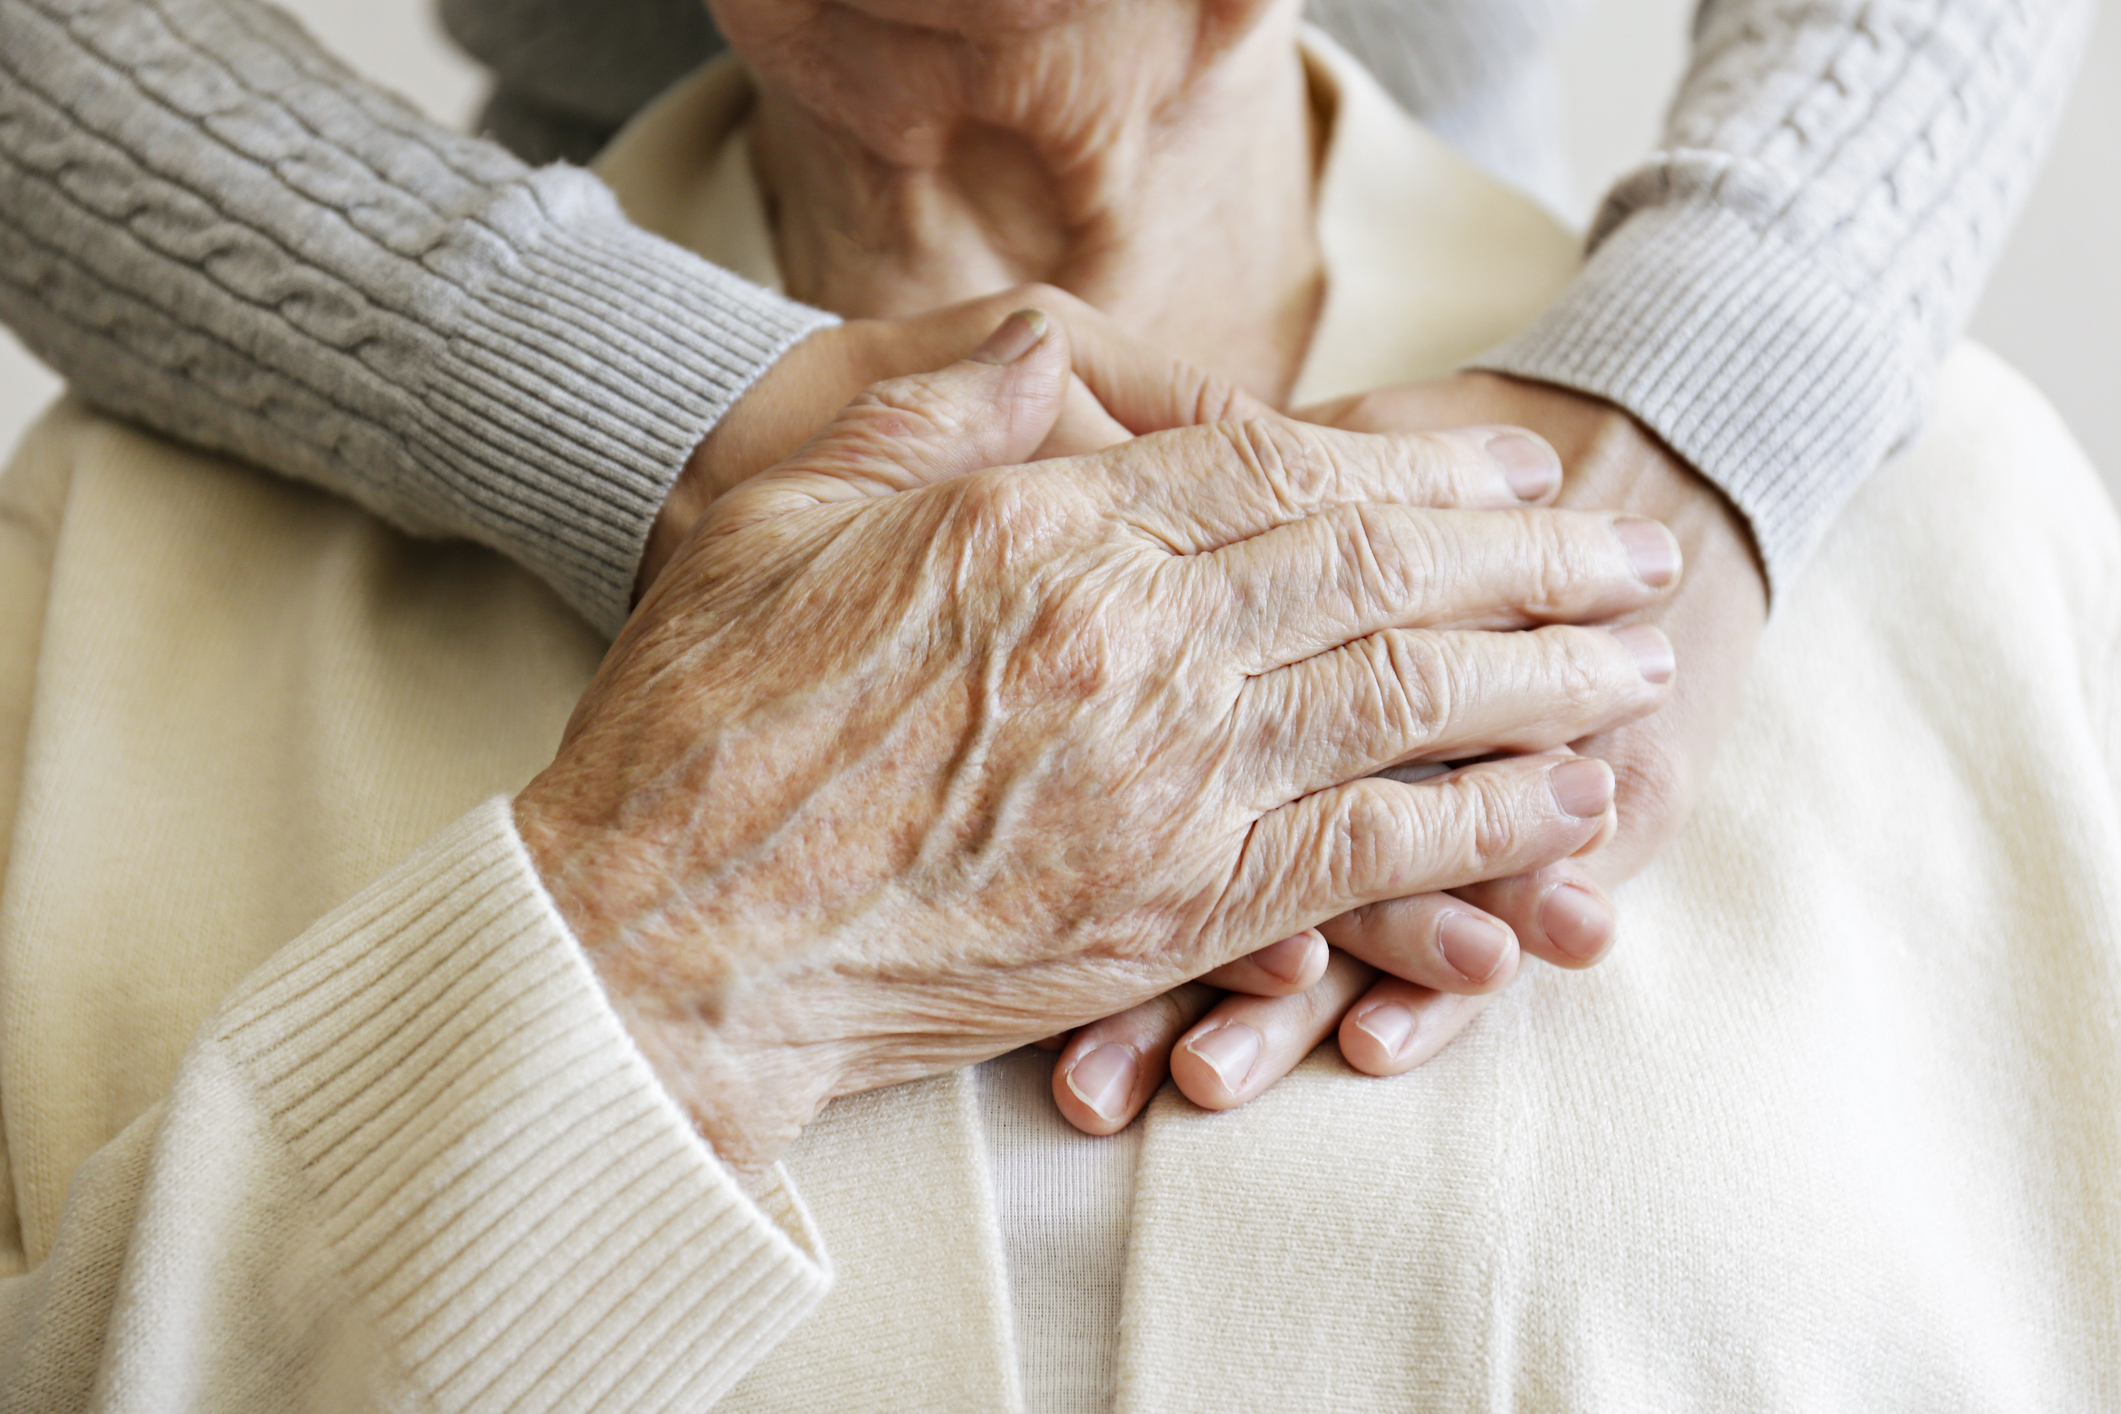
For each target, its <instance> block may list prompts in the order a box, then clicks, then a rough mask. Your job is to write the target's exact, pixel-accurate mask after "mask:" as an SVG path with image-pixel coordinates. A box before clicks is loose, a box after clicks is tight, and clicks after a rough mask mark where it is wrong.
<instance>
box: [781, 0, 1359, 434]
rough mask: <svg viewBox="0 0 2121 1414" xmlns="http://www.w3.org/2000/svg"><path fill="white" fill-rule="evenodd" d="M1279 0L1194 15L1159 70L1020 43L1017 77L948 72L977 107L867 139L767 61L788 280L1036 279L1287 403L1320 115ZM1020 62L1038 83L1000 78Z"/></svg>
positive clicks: (985, 289)
mask: <svg viewBox="0 0 2121 1414" xmlns="http://www.w3.org/2000/svg"><path fill="white" fill-rule="evenodd" d="M1286 9H1287V7H1286V6H1281V7H1279V9H1277V11H1276V12H1274V13H1272V14H1270V15H1269V16H1268V17H1267V18H1266V19H1265V20H1264V21H1263V22H1262V23H1260V24H1259V25H1257V26H1255V27H1254V28H1253V29H1252V30H1251V32H1249V33H1246V34H1244V35H1242V37H1241V38H1238V39H1235V40H1221V41H1220V42H1218V40H1219V37H1217V36H1213V35H1211V34H1210V33H1209V31H1208V27H1209V26H1210V25H1211V24H1212V23H1213V19H1212V16H1211V17H1208V18H1204V19H1203V21H1202V23H1201V26H1200V33H1199V34H1196V35H1194V36H1191V37H1190V38H1189V41H1188V44H1187V45H1186V46H1184V47H1182V49H1181V51H1180V52H1179V53H1178V54H1177V56H1176V57H1174V56H1173V55H1172V54H1168V53H1165V54H1161V55H1160V56H1158V57H1157V62H1158V64H1159V65H1162V66H1163V67H1162V68H1160V69H1158V71H1157V72H1155V73H1153V74H1149V73H1145V72H1143V67H1142V63H1141V62H1140V61H1138V60H1137V61H1136V62H1131V63H1130V62H1125V61H1121V62H1117V63H1114V64H1112V65H1109V66H1102V67H1098V66H1093V70H1092V71H1091V72H1089V73H1088V74H1087V75H1086V76H1078V75H1076V74H1071V73H1068V72H1064V71H1063V70H1062V69H1061V68H1059V67H1057V61H1049V59H1048V57H1047V56H1045V55H1042V54H1040V53H1037V52H1027V47H1026V46H1019V47H1018V48H1017V49H1016V50H1015V51H1013V52H1012V53H1011V54H1010V55H1009V56H1008V62H1009V64H1010V65H1012V66H1013V70H1012V73H1013V74H1014V75H1015V79H1013V80H1012V79H1011V74H1002V75H994V74H988V75H986V76H985V80H984V81H977V80H979V79H980V76H979V75H973V76H971V77H970V78H968V79H962V80H961V85H960V86H961V87H965V88H977V89H978V90H979V91H980V101H979V102H978V103H977V104H976V105H973V104H963V103H960V104H958V106H956V107H954V108H953V109H951V110H950V111H935V110H931V111H927V112H925V113H924V114H922V115H921V117H920V120H919V122H918V123H917V124H913V125H910V126H906V127H901V128H900V129H899V130H898V132H897V133H896V134H895V135H894V134H886V135H885V136H884V137H883V138H881V139H880V138H878V136H877V135H875V134H872V133H868V132H859V131H855V130H852V129H850V128H849V127H847V126H844V125H835V124H832V123H830V122H828V121H826V119H825V118H824V117H823V116H822V113H823V112H824V111H829V107H830V105H829V104H826V103H819V102H808V101H806V99H808V98H809V97H810V92H809V90H807V89H805V90H803V91H801V92H799V91H798V89H797V87H796V86H795V85H791V84H785V83H783V82H781V81H779V80H778V79H777V77H776V76H775V74H774V73H773V72H771V71H770V70H768V71H765V72H761V74H760V101H759V105H758V108H757V110H756V112H755V114H754V118H753V127H752V134H753V140H752V150H753V154H754V162H755V165H756V169H757V173H756V175H757V177H758V181H759V185H760V188H761V191H762V192H763V193H764V194H765V197H766V203H767V211H768V214H769V218H770V219H771V221H772V224H773V229H774V241H775V247H776V251H777V254H778V257H779V260H780V264H781V269H782V272H783V277H784V280H785V283H786V286H787V289H788V292H789V293H790V294H791V295H794V296H795V297H797V298H799V299H804V300H806V301H809V302H811V303H815V304H820V305H822V306H824V307H826V308H830V309H835V310H838V311H839V312H841V313H843V314H848V315H852V316H885V315H898V314H906V313H912V312H916V311H918V310H923V309H928V308H932V307H934V306H936V305H940V304H948V303H955V302H956V301H959V300H963V299H969V298H973V297H976V296H979V295H984V294H988V293H991V292H993V291H994V290H997V289H1001V288H1006V287H1007V286H1009V285H1012V284H1017V283H1022V282H1025V281H1044V282H1047V283H1051V284H1055V285H1059V286H1061V287H1062V288H1065V289H1067V290H1069V291H1070V292H1071V293H1074V294H1076V295H1078V296H1079V297H1081V298H1083V299H1084V300H1086V301H1088V302H1089V303H1091V304H1093V305H1096V306H1098V307H1100V308H1102V309H1103V310H1105V312H1107V313H1108V314H1110V315H1112V316H1113V317H1114V318H1115V319H1116V320H1117V321H1118V322H1119V323H1120V324H1121V325H1122V326H1123V327H1127V328H1130V329H1131V330H1133V331H1134V332H1136V333H1138V334H1140V335H1141V336H1143V337H1144V338H1146V339H1149V340H1150V341H1152V342H1155V343H1157V344H1159V345H1160V346H1162V347H1165V348H1167V349H1169V350H1170V351H1171V352H1173V353H1176V354H1178V355H1180V356H1182V357H1186V358H1189V359H1191V360H1192V361H1194V362H1196V363H1198V364H1201V365H1202V366H1204V367H1207V368H1209V369H1211V370H1212V371H1214V372H1217V373H1220V374H1222V375H1224V376H1226V377H1229V378H1232V379H1234V380H1235V381H1237V382H1239V383H1240V384H1242V385H1243V386H1245V387H1247V388H1249V389H1250V390H1251V391H1253V392H1255V393H1257V394H1259V395H1260V396H1263V397H1266V398H1268V399H1269V400H1270V401H1275V402H1280V401H1282V400H1283V399H1284V398H1285V397H1286V395H1287V393H1288V390H1289V388H1290V386H1291V385H1292V384H1293V382H1294V380H1295V377H1296V373H1297V371H1298V369H1299V367H1300V366H1301V363H1302V358H1303V354H1304V350H1305V348H1306V347H1307V345H1308V342H1309V337H1310V331H1311V326H1312V323H1313V321H1314V320H1315V317H1316V314H1317V310H1318V306H1319V304H1320V302H1321V297H1322V292H1323V288H1324V276H1323V267H1322V263H1321V258H1320V253H1319V248H1318V243H1317V238H1316V234H1315V230H1314V225H1315V222H1314V215H1313V207H1314V198H1315V185H1316V169H1317V165H1318V164H1317V144H1316V142H1315V133H1314V128H1315V124H1316V120H1317V117H1318V114H1317V111H1316V105H1315V104H1314V102H1313V98H1312V95H1311V92H1310V86H1309V83H1308V79H1307V75H1306V71H1305V67H1304V64H1303V61H1302V58H1301V56H1300V54H1299V52H1298V49H1297V45H1296V40H1295V23H1294V18H1293V15H1285V14H1283V13H1282V11H1283V10H1286ZM1151 48H1152V49H1153V48H1154V46H1151ZM1203 53H1205V54H1206V56H1207V57H1206V59H1205V61H1203V60H1202V59H1201V55H1202V54H1203ZM1070 62H1074V63H1078V64H1080V63H1081V62H1082V61H1081V60H1071V61H1070ZM1027 74H1029V75H1035V76H1036V78H1037V81H1038V83H1039V84H1042V85H1043V87H1036V86H1033V87H1027V88H1024V89H1023V90H1022V91H1019V92H1017V93H1015V94H1013V95H1012V96H1003V95H1001V94H999V93H998V92H997V91H996V89H997V88H998V87H999V86H1000V85H1001V84H1002V83H1003V82H1004V81H1005V80H1010V81H1022V82H1024V83H1030V80H1029V79H1026V78H1024V76H1025V75H1027ZM975 108H976V110H977V111H973V110H974V109H975ZM1082 113H1087V114H1090V115H1092V116H1090V117H1081V116H1078V114H1082ZM905 117H906V114H905V111H904V109H903V105H902V106H901V109H900V115H899V118H898V119H897V120H896V121H901V122H903V121H904V120H905ZM1000 118H1008V119H1009V120H1010V121H1009V122H1008V123H1006V124H1005V123H1003V122H1002V121H999V119H1000ZM916 130H917V131H916ZM909 134H912V135H911V136H909Z"/></svg>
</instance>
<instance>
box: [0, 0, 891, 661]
mask: <svg viewBox="0 0 2121 1414" xmlns="http://www.w3.org/2000/svg"><path fill="white" fill-rule="evenodd" d="M0 319H4V320H5V321H6V323H7V324H8V325H9V327H11V328H12V329H14V330H15V332H16V333H17V334H19V335H20V336H21V337H22V339H23V340H24V342H25V343H27V344H28V345H29V346H30V347H31V348H32V349H33V350H34V351H35V352H37V353H38V354H39V355H40V356H41V357H43V358H44V359H46V360H47V361H48V362H50V363H51V364H52V365H53V366H54V367H55V368H57V369H58V370H59V372H60V373H62V374H63V375H64V376H65V377H66V378H67V380H68V381H69V382H70V383H71V384H72V385H73V386H74V388H75V389H76V390H77V391H79V392H81V393H82V394H83V395H85V396H87V397H88V398H90V399H91V400H92V401H95V402H97V403H99V404H101V405H102V406H104V407H107V408H110V409H112V410H114V411H117V412H119V413H122V414H124V415H126V416H129V417H133V418H135V419H138V420H139V421H142V422H144V423H146V424H148V425H149V426H151V427H154V428H156V429H157V430H160V431H164V432H167V433H170V434H173V435H176V436H179V437H182V438H185V439H187V440H191V441H194V442H198V443H201V444H203V445H207V446H212V447H216V448H221V449H225V450H228V451H233V452H235V453H237V454H239V455H241V456H244V457H246V458H248V459H250V460H253V461H255V462H258V463H259V464H261V465H264V466H267V467H270V468H272V469H273V470H275V471H279V472H282V473H284V474H289V475H294V476H299V477H301V478H303V479H306V480H311V481H315V482H317V483H319V484H321V485H324V486H326V487H329V488H331V489H332V490H334V491H337V492H339V493H340V494H343V495H348V496H351V497H353V498H354V499H356V500H359V501H361V502H362V503H363V504H365V505H367V506H369V507H370V508H371V509H373V510H375V511H377V512H378V513H380V514H382V515H384V516H385V517H386V518H388V519H390V520H392V521H394V522H396V523H397V524H399V525H401V526H404V527H406V528H408V529H411V530H414V531H417V532H421V533H425V534H441V535H462V536H466V537H469V538H471V539H475V540H479V541H482V542H483V543H485V544H488V545H491V546H494V547H496V548H498V549H501V550H502V551H504V552H505V553H507V554H509V555H510V556H512V557H513V558H515V559H517V560H518V561H520V562H521V563H523V564H525V565H526V566H527V567H528V568H530V569H531V570H532V571H533V572H534V573H536V574H537V575H538V576H539V577H540V578H542V579H544V580H545V581H546V582H548V583H550V584H551V585H553V586H554V587H555V588H556V589H558V590H559V591H560V592H561V594H563V595H564V596H565V597H566V598H567V599H568V600H569V601H570V602H571V603H572V604H574V605H575V607H576V608H578V609H580V610H581V611H582V612H583V613H584V614H585V615H586V616H587V617H588V618H589V619H590V620H591V621H593V622H594V623H596V624H597V625H599V626H600V627H601V628H603V629H604V630H605V631H607V632H610V631H615V630H616V628H617V626H618V624H619V623H620V621H621V620H623V618H624V617H625V614H626V610H627V607H628V605H629V603H630V601H631V596H632V591H633V585H634V577H635V573H636V571H637V568H638V565H639V561H640V556H641V550H642V546H643V544H644V543H645V541H646V539H647V536H648V532H649V528H650V526H651V524H652V523H653V521H654V519H655V517H656V515H657V513H658V512H659V511H660V509H661V507H662V505H663V501H664V498H665V495H666V493H667V492H668V490H669V488H670V485H671V482H672V480H673V479H674V478H675V477H676V475H677V473H678V471H679V469H680V468H681V467H682V466H683V465H684V463H685V460H686V458H687V457H688V456H689V455H690V454H691V452H692V450H693V449H694V447H695V446H696V445H697V444H698V443H699V441H700V439H701V437H702V436H703V435H704V434H705V433H706V432H707V430H708V429H709V428H711V427H713V426H714V425H715V424H716V421H717V419H719V418H720V417H721V416H722V415H723V414H724V413H725V412H726V411H727V410H728V409H729V408H730V406H731V404H732V403H733V402H734V401H735V400H736V399H737V398H738V397H739V396H740V395H741V394H743V392H744V391H745V390H746V389H747V388H748V387H749V386H750V385H751V383H752V381H753V380H754V379H755V378H756V377H757V376H758V374H759V372H760V371H761V370H763V369H765V368H766V367H767V366H768V365H770V364H771V363H772V362H773V361H774V359H775V358H776V357H778V356H779V355H780V354H782V353H783V352H784V351H785V350H786V349H787V348H788V347H789V346H790V345H791V344H793V343H794V342H796V341H797V340H799V339H801V338H802V337H803V336H804V335H806V334H808V333H810V332H811V331H813V330H816V329H819V328H820V327H822V326H824V325H827V324H830V323H831V322H833V321H832V320H831V319H830V317H829V316H826V315H822V314H820V313H818V312H817V311H815V310H811V309H808V308H805V307H803V306H801V305H797V304H794V303H792V302H790V301H788V300H785V299H782V298H780V297H778V296H776V295H773V294H771V293H769V292H767V291H765V290H761V289H758V288H756V287H754V286H751V285H748V284H746V283H744V282H743V281H741V280H738V279H736V278H734V277H733V276H730V275H729V274H727V273H726V272H724V271H721V270H718V269H716V268H715V267H713V266H711V265H708V264H706V263H705V262H703V261H701V260H699V259H698V258H696V257H694V256H692V255H690V254H688V253H686V252H684V251H681V250H679V249H677V248H676V247H674V246H671V245H669V244H668V243H666V242H664V241H661V240H657V239H655V238H653V237H650V236H647V235H645V234H643V233H641V232H640V231H638V230H636V229H635V228H633V227H632V226H631V225H629V224H628V223H627V222H626V220H625V219H624V218H623V217H622V216H621V215H620V213H619V211H618V209H617V207H616V205H615V204H614V203H613V201H612V200H611V197H610V195H609V193H608V192H606V191H605V189H604V187H603V186H602V185H601V184H600V183H599V182H598V181H596V179H595V178H593V177H591V176H589V175H588V174H586V173H584V172H581V171H579V170H575V169H571V168H564V167H554V168H548V169H545V170H542V171H533V170H531V169H530V168H528V167H526V166H524V165H523V164H522V163H521V162H519V161H517V160H516V159H515V158H513V157H511V156H509V155H508V154H507V153H506V152H504V151H502V150H501V149H500V148H499V147H497V146H495V145H493V144H491V143H488V142H484V141H481V140H478V139H474V138H470V137H466V136H463V135H461V134H457V133H452V132H450V131H448V130H447V129H444V128H442V127H440V126H439V125H437V124H435V123H432V122H429V121H428V120H426V119H425V118H423V117H422V116H420V115H419V114H418V113H417V112H415V111H414V110H413V109H412V108H411V107H410V106H409V105H407V104H405V103H404V102H402V101H401V100H399V99H397V98H395V97H393V96H391V95H389V94H386V93H384V92H381V91H380V90H377V89H375V88H373V87H371V86H369V85H367V84H365V83H363V82H362V81H360V80H359V79H357V78H355V77H354V76H353V75H352V74H350V73H348V72H347V71H346V70H345V69H344V68H342V67H341V66H339V65H338V64H337V63H336V62H335V61H333V60H332V59H331V58H330V57H329V56H328V55H326V54H325V53H323V52H322V51H321V50H320V49H319V48H318V47H317V46H316V44H315V43H314V42H313V41H312V40H311V39H310V38H309V37H308V36H307V35H306V34H305V33H304V32H303V31H302V30H301V28H300V27H299V26H298V25H296V24H295V23H294V22H293V21H291V20H290V19H289V18H288V17H287V16H286V15H284V14H283V13H281V12H280V11H278V10H276V9H274V8H272V7H271V6H270V5H266V4H262V3H259V0H155V3H152V4H150V3H107V2H106V0H0ZM856 386H859V385H856ZM845 396H847V393H845V392H843V393H842V395H841V399H840V400H842V401H843V400H844V398H845ZM837 405H838V402H837V401H835V402H834V403H831V404H828V405H827V406H826V407H825V408H823V409H821V410H820V411H819V413H818V417H819V418H820V419H821V418H822V417H823V416H825V415H829V412H830V409H831V408H832V407H836V406H837Z"/></svg>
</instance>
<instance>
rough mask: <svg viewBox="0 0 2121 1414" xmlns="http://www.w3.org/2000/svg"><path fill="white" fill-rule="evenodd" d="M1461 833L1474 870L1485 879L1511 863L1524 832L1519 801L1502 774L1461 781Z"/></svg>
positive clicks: (1472, 775) (1484, 774) (1476, 774)
mask: <svg viewBox="0 0 2121 1414" xmlns="http://www.w3.org/2000/svg"><path fill="white" fill-rule="evenodd" d="M1459 786H1460V790H1459V793H1458V804H1459V810H1458V813H1459V816H1460V822H1461V823H1460V826H1459V828H1460V832H1461V837H1462V840H1463V850H1464V855H1465V858H1466V861H1467V864H1468V865H1469V867H1470V868H1472V869H1473V870H1475V871H1479V872H1480V873H1482V874H1483V875H1485V874H1487V873H1488V872H1490V871H1492V870H1493V869H1494V868H1495V867H1496V866H1498V865H1500V864H1502V863H1504V862H1505V861H1507V860H1509V859H1510V858H1511V857H1512V856H1513V855H1514V854H1515V853H1516V849H1517V843H1518V838H1519V834H1520V831H1519V829H1518V821H1517V808H1516V807H1517V801H1516V797H1515V793H1514V792H1513V791H1512V790H1511V789H1510V786H1509V783H1508V782H1507V781H1506V780H1504V779H1503V778H1502V776H1500V775H1499V774H1498V773H1494V772H1489V771H1473V772H1469V773H1467V774H1466V775H1464V776H1461V777H1460V778H1459Z"/></svg>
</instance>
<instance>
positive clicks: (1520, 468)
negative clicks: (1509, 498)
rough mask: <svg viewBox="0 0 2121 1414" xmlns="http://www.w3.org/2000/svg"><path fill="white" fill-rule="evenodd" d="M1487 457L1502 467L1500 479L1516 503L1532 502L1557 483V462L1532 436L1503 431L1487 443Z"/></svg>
mask: <svg viewBox="0 0 2121 1414" xmlns="http://www.w3.org/2000/svg"><path fill="white" fill-rule="evenodd" d="M1488 455H1489V456H1491V457H1493V458H1495V460H1496V461H1497V462H1499V463H1500V464H1501V466H1502V475H1503V479H1504V480H1505V481H1507V482H1509V483H1510V490H1511V491H1513V492H1514V493H1516V496H1517V499H1518V500H1520V501H1536V500H1538V499H1539V498H1540V497H1542V496H1544V495H1546V494H1547V492H1549V491H1551V490H1553V489H1554V488H1555V487H1557V486H1559V485H1560V484H1561V460H1560V458H1558V457H1556V456H1555V455H1554V449H1553V448H1552V447H1549V446H1548V445H1547V444H1546V443H1544V442H1542V441H1540V440H1539V439H1537V438H1536V437H1526V436H1524V435H1522V434H1520V433H1516V432H1506V433H1504V434H1503V435H1502V436H1500V437H1494V438H1490V439H1489V441H1488Z"/></svg>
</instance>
